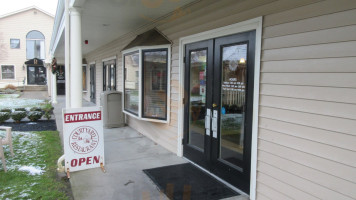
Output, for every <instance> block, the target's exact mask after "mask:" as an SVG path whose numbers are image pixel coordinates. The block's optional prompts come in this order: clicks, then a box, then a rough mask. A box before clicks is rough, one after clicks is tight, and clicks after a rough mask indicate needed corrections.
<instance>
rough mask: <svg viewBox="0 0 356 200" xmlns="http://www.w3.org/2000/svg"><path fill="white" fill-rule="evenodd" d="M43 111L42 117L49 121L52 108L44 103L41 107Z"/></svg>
mask: <svg viewBox="0 0 356 200" xmlns="http://www.w3.org/2000/svg"><path fill="white" fill-rule="evenodd" d="M42 109H43V111H44V117H45V118H46V119H47V120H50V119H51V115H52V113H53V109H54V108H53V106H52V104H50V103H46V104H45V105H44V106H43V108H42Z"/></svg>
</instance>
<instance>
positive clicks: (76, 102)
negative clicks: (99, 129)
mask: <svg viewBox="0 0 356 200" xmlns="http://www.w3.org/2000/svg"><path fill="white" fill-rule="evenodd" d="M82 79H83V77H82V30H81V15H80V11H79V10H78V8H75V7H72V8H70V99H71V100H70V103H71V107H72V108H80V107H82V98H83V85H82Z"/></svg>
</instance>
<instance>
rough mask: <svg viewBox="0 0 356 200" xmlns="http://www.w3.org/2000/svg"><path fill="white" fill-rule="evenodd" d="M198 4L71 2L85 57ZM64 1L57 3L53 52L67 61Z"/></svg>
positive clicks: (124, 0)
mask: <svg viewBox="0 0 356 200" xmlns="http://www.w3.org/2000/svg"><path fill="white" fill-rule="evenodd" d="M197 1H198V0H180V1H148V0H143V1H139V0H134V1H133V0H116V1H112V0H101V1H97V0H71V1H70V6H73V7H79V8H80V11H81V15H82V17H81V18H82V24H81V29H82V40H83V42H82V53H83V55H84V54H87V53H89V52H91V51H93V50H95V49H97V48H99V47H101V46H103V45H105V44H108V43H109V42H111V41H113V40H115V39H117V38H119V37H121V36H123V35H125V34H128V33H130V32H132V31H134V30H137V29H138V28H140V27H143V26H145V25H147V24H150V23H153V22H155V21H157V20H159V19H160V18H162V17H165V16H167V15H170V14H172V13H173V12H174V11H176V10H177V9H178V8H182V7H185V6H189V5H190V4H192V3H195V2H197ZM64 2H65V0H58V6H57V12H56V16H55V23H54V27H53V33H52V38H51V44H50V53H52V55H53V56H54V57H56V58H64V29H65V26H64V17H65V15H64ZM84 40H88V44H84Z"/></svg>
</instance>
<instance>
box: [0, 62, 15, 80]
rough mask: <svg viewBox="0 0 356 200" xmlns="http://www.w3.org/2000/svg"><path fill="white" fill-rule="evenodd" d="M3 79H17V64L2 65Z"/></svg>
mask: <svg viewBox="0 0 356 200" xmlns="http://www.w3.org/2000/svg"><path fill="white" fill-rule="evenodd" d="M1 79H15V66H14V65H2V66H1Z"/></svg>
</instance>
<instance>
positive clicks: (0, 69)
mask: <svg viewBox="0 0 356 200" xmlns="http://www.w3.org/2000/svg"><path fill="white" fill-rule="evenodd" d="M9 65H11V66H14V78H11V79H10V78H6V79H3V78H2V66H9ZM0 72H1V74H0V75H1V80H16V65H14V64H1V65H0Z"/></svg>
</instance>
